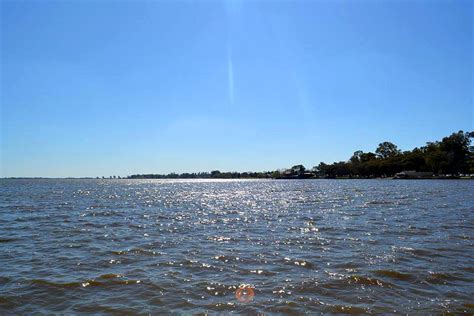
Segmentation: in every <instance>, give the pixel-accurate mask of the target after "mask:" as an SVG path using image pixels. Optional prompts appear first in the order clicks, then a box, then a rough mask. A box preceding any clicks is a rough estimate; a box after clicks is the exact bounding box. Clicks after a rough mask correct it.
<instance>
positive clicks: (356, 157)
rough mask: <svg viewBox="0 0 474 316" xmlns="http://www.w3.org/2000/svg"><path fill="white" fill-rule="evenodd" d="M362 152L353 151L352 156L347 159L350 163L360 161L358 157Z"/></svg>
mask: <svg viewBox="0 0 474 316" xmlns="http://www.w3.org/2000/svg"><path fill="white" fill-rule="evenodd" d="M363 154H364V152H363V151H362V150H357V151H355V152H354V154H353V155H352V157H351V158H350V159H349V160H350V161H351V162H352V163H358V162H361V160H360V158H361V156H362V155H363Z"/></svg>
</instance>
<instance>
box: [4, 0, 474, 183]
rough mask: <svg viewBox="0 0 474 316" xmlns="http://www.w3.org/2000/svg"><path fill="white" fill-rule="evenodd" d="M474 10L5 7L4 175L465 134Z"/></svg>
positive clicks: (235, 4) (344, 149)
mask: <svg viewBox="0 0 474 316" xmlns="http://www.w3.org/2000/svg"><path fill="white" fill-rule="evenodd" d="M472 42H473V1H436V0H430V1H388V0H387V1H358V0H353V1H271V0H267V1H248V2H246V1H242V2H240V1H169V2H165V1H98V0H97V1H32V2H30V1H4V0H2V1H1V75H2V78H1V79H2V81H1V112H0V115H1V158H2V160H1V162H2V168H1V172H0V176H50V177H58V176H59V177H63V176H102V175H104V176H109V175H122V176H125V175H129V174H134V173H168V172H172V171H175V172H194V171H210V170H214V169H219V170H221V171H247V170H254V171H263V170H274V169H277V168H283V167H289V166H291V165H293V164H297V163H302V164H304V165H305V166H306V167H312V166H314V165H317V164H318V163H319V162H320V161H324V162H328V163H330V162H333V161H339V160H347V159H348V158H349V157H350V156H351V155H352V153H353V152H354V151H356V150H359V149H360V150H364V151H374V150H375V148H376V146H377V144H378V143H380V142H382V141H386V140H389V141H392V142H394V143H395V144H397V145H398V146H399V147H400V148H401V149H402V150H408V149H412V148H413V147H415V146H422V145H424V143H425V142H426V141H432V140H438V139H440V138H442V137H443V136H447V135H449V134H451V133H452V132H454V131H458V130H460V129H462V130H465V131H466V130H473V129H474V128H473V98H472V97H473V81H472V75H473V61H472V57H473V51H472Z"/></svg>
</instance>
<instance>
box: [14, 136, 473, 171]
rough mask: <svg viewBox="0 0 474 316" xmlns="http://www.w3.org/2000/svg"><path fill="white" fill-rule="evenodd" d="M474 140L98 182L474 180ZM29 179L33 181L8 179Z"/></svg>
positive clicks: (389, 146)
mask: <svg viewBox="0 0 474 316" xmlns="http://www.w3.org/2000/svg"><path fill="white" fill-rule="evenodd" d="M472 138H474V132H463V131H459V132H456V133H452V134H451V135H450V136H447V137H444V138H443V139H442V140H440V141H435V142H427V143H426V145H425V146H422V147H416V148H414V149H413V150H411V151H410V150H408V151H401V150H399V149H398V147H397V146H396V145H395V144H393V143H391V142H388V141H386V142H383V143H380V144H379V145H378V147H377V148H376V149H375V152H363V151H361V150H357V151H355V152H354V153H353V155H352V156H351V157H350V158H349V160H347V161H340V162H334V163H332V164H326V163H324V162H321V163H319V164H318V165H316V166H314V167H313V168H311V169H306V167H305V166H303V165H301V164H300V165H295V166H293V167H291V168H288V169H279V170H274V171H263V172H221V171H219V170H214V171H211V172H197V173H181V174H178V173H169V174H134V175H129V176H126V177H121V176H109V177H105V176H102V177H95V179H392V178H393V179H474V146H471V139H472ZM25 178H27V179H32V178H28V177H10V178H8V179H25ZM33 179H44V178H42V177H35V178H33ZM66 179H71V178H66ZM81 179H94V178H93V177H83V178H81Z"/></svg>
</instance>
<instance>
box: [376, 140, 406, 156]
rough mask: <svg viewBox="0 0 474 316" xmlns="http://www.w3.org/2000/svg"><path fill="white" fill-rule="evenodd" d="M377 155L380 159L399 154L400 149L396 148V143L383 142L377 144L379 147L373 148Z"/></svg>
mask: <svg viewBox="0 0 474 316" xmlns="http://www.w3.org/2000/svg"><path fill="white" fill-rule="evenodd" d="M375 153H376V154H377V157H379V158H382V159H387V158H392V157H395V156H398V155H400V153H401V152H400V150H399V149H398V148H397V145H395V144H393V143H391V142H383V143H380V144H379V147H377V149H376V150H375Z"/></svg>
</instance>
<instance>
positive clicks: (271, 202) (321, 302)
mask: <svg viewBox="0 0 474 316" xmlns="http://www.w3.org/2000/svg"><path fill="white" fill-rule="evenodd" d="M0 181H1V182H0V184H1V186H0V249H1V251H0V264H1V268H0V314H2V315H3V314H17V313H32V312H40V313H55V312H56V313H81V312H100V313H127V312H129V313H134V314H135V313H146V314H148V313H151V314H160V313H163V312H169V311H174V312H177V313H186V314H188V313H204V312H206V311H208V312H231V311H235V312H244V313H247V312H249V313H257V312H264V313H270V314H271V313H302V312H317V313H318V312H320V313H328V312H329V313H344V312H355V313H393V312H397V313H402V312H404V313H407V312H409V313H424V312H434V313H441V312H448V311H449V312H455V313H456V312H458V313H460V312H470V313H472V312H474V302H473V299H472V298H473V297H474V247H473V238H474V236H473V232H474V230H473V229H474V213H473V211H474V208H473V201H474V181H456V180H454V181H448V180H445V181H434V180H428V181H421V180H420V181H403V180H400V181H395V180H314V181H313V180H303V181H292V180H290V181H284V180H280V181H270V180H258V181H257V180H255V181H253V180H252V181H203V180H190V181H183V180H180V181H170V180H164V181H163V180H0ZM241 284H249V285H251V286H252V287H253V289H254V293H255V296H254V297H253V300H252V301H250V302H240V301H238V300H237V299H236V296H235V292H236V289H237V288H238V286H239V285H241Z"/></svg>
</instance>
